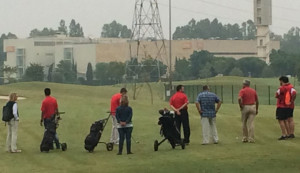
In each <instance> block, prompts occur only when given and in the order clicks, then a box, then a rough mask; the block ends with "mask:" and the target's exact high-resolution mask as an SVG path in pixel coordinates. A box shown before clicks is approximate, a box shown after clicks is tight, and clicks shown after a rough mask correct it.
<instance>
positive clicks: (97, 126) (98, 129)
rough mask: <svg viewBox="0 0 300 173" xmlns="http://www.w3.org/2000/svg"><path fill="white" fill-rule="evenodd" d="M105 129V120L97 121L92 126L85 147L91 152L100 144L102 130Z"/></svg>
mask: <svg viewBox="0 0 300 173" xmlns="http://www.w3.org/2000/svg"><path fill="white" fill-rule="evenodd" d="M103 129H104V126H103V121H102V120H100V121H96V122H95V123H93V124H92V126H91V128H90V133H89V134H88V135H87V137H86V138H85V140H84V144H85V145H84V148H85V149H86V150H88V151H89V152H93V151H94V148H95V147H96V146H97V145H98V143H99V140H100V138H101V135H102V131H103Z"/></svg>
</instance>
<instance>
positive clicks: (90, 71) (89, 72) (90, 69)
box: [86, 62, 94, 85]
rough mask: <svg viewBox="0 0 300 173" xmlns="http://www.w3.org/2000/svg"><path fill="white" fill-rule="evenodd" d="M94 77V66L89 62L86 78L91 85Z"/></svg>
mask: <svg viewBox="0 0 300 173" xmlns="http://www.w3.org/2000/svg"><path fill="white" fill-rule="evenodd" d="M93 78H94V76H93V67H92V64H91V63H90V62H89V63H88V65H87V70H86V80H87V83H88V84H89V85H91V84H92V83H93Z"/></svg>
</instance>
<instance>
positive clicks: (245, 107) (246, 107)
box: [238, 80, 259, 143]
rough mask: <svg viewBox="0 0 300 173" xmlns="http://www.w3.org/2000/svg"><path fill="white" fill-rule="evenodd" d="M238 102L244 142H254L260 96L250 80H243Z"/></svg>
mask: <svg viewBox="0 0 300 173" xmlns="http://www.w3.org/2000/svg"><path fill="white" fill-rule="evenodd" d="M238 102H239V105H240V108H241V113H242V123H243V139H242V142H250V143H254V142H255V141H254V118H255V116H256V115H257V114H258V104H259V103H258V97H257V94H256V91H255V90H254V89H252V88H250V81H249V80H244V81H243V89H241V90H240V92H239V97H238Z"/></svg>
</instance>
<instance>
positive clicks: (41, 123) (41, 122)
mask: <svg viewBox="0 0 300 173" xmlns="http://www.w3.org/2000/svg"><path fill="white" fill-rule="evenodd" d="M43 115H44V113H43V112H42V113H41V121H40V125H41V126H43V117H44V116H43Z"/></svg>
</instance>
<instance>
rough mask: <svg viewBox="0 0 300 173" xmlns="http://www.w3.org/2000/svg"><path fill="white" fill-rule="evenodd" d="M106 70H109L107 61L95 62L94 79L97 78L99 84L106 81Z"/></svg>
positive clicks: (103, 83)
mask: <svg viewBox="0 0 300 173" xmlns="http://www.w3.org/2000/svg"><path fill="white" fill-rule="evenodd" d="M108 70H109V66H108V63H97V64H96V70H95V75H96V79H98V80H99V82H100V85H105V84H106V83H107V81H108V79H107V76H108Z"/></svg>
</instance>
